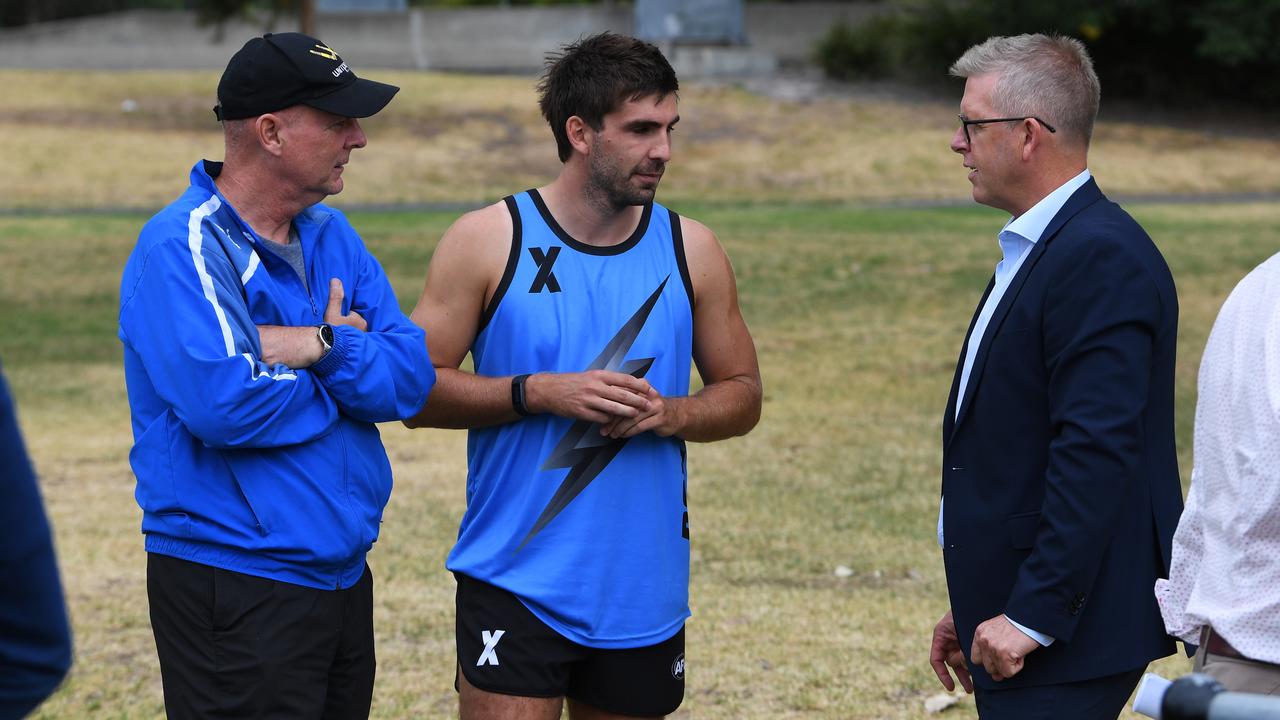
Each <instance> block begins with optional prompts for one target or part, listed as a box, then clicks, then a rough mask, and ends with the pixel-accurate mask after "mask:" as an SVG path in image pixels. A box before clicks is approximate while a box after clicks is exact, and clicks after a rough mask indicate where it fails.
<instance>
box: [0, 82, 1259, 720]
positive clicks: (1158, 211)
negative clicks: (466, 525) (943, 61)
mask: <svg viewBox="0 0 1280 720" xmlns="http://www.w3.org/2000/svg"><path fill="white" fill-rule="evenodd" d="M364 74H366V75H369V76H371V77H377V78H380V79H389V80H390V81H392V82H396V83H398V84H400V85H402V86H403V88H404V90H403V91H402V92H401V93H400V95H399V96H398V98H397V99H396V101H395V103H394V104H393V105H392V106H391V108H390V110H389V111H388V112H387V113H384V114H383V115H382V116H379V117H377V118H374V119H372V120H370V121H369V122H367V123H366V129H367V130H368V132H369V135H370V137H371V144H370V146H369V147H368V148H367V149H365V150H362V151H360V153H359V154H357V155H356V157H355V159H354V160H353V162H352V164H351V166H350V167H349V168H348V172H347V175H346V179H347V185H348V189H347V191H346V192H344V193H343V194H342V195H341V196H340V197H339V198H336V199H335V200H336V201H337V204H344V203H345V204H359V203H378V204H388V203H434V202H452V203H464V204H465V203H475V202H479V201H492V200H493V199H496V198H497V197H499V196H501V195H503V194H506V193H508V192H512V191H515V190H519V189H523V188H525V187H530V186H533V185H536V184H539V183H541V182H544V181H546V180H547V179H549V178H550V177H551V176H552V175H553V174H554V172H555V171H556V169H557V163H556V160H555V157H554V151H553V145H552V143H551V140H550V137H549V133H548V132H547V130H546V129H545V127H544V126H543V125H542V123H541V121H540V120H539V118H538V116H537V114H536V112H535V111H534V101H533V97H532V90H531V88H532V79H529V78H510V77H502V78H492V77H475V76H446V75H435V74H426V73H422V74H406V73H379V72H374V71H368V72H365V73H364ZM0 82H3V84H4V86H5V88H6V91H5V93H3V94H0V130H3V131H4V132H5V133H7V136H8V137H11V138H17V139H18V140H20V142H15V143H11V147H10V148H8V150H7V152H6V172H4V173H0V211H7V210H15V209H27V210H29V211H31V213H30V214H12V213H9V214H0V310H3V315H4V317H5V321H4V326H3V329H4V332H0V357H2V358H3V360H4V363H5V371H6V374H7V375H8V378H9V380H10V382H11V384H12V386H13V389H14V392H15V394H16V397H17V399H18V402H19V411H20V419H21V421H22V424H23V427H24V430H25V432H26V436H27V441H28V444H29V446H30V449H31V452H32V454H33V456H34V459H35V462H36V465H37V469H38V471H39V473H40V476H41V481H42V484H43V488H44V492H45V498H46V503H47V505H48V508H49V511H50V513H51V516H52V518H53V523H54V528H55V532H56V535H57V542H58V549H59V553H60V557H61V563H62V569H63V577H64V581H65V584H66V590H67V596H68V602H69V605H70V609H71V613H72V619H73V623H74V626H75V632H76V640H77V662H76V666H75V669H74V670H73V672H72V675H71V678H70V679H69V680H68V682H67V683H66V685H65V686H64V688H63V689H62V690H61V691H60V692H59V693H58V694H57V695H56V696H55V697H54V698H53V699H52V700H51V701H50V702H49V703H48V704H46V705H45V706H44V708H43V709H42V710H41V711H40V712H39V713H38V714H37V717H40V718H65V719H79V718H86V717H93V718H112V719H114V718H153V717H158V716H160V715H161V714H162V706H161V701H160V684H159V672H158V669H157V666H156V660H155V649H154V644H153V642H152V639H151V633H150V627H149V624H148V619H147V610H146V599H145V598H146V595H145V588H144V582H143V580H144V563H145V558H144V553H143V551H142V538H141V535H140V534H139V532H138V526H139V521H140V511H139V510H138V508H137V506H136V504H135V503H134V501H133V497H132V492H133V483H134V481H133V476H132V474H131V472H130V470H129V466H128V462H127V454H128V450H129V447H130V444H131V437H130V431H129V415H128V407H127V403H126V401H125V395H124V387H123V377H122V371H121V367H120V347H119V343H118V341H117V340H116V339H115V322H116V320H115V318H116V309H117V303H118V300H117V290H118V288H117V284H118V282H119V277H120V271H121V268H122V266H123V263H124V259H125V257H126V256H127V254H128V252H129V249H130V247H131V245H132V242H133V239H134V237H135V235H136V233H137V230H138V228H139V227H140V225H141V224H142V222H143V221H144V220H145V217H146V215H148V214H149V213H150V212H153V211H154V210H155V209H157V208H159V207H160V206H162V205H163V204H165V203H166V202H168V201H169V200H170V199H172V198H173V197H174V196H176V195H177V194H178V193H179V192H181V190H182V187H183V185H184V183H185V178H186V174H187V172H188V170H189V168H190V166H191V165H192V163H193V162H194V161H195V160H196V159H197V158H199V157H209V158H217V157H220V155H221V150H220V144H219V136H218V132H217V127H216V125H215V124H214V123H213V121H212V114H211V113H210V112H209V108H210V106H211V105H212V99H211V97H212V88H213V86H214V84H215V82H216V74H214V73H186V72H183V73H178V72H172V73H164V72H152V73H85V72H81V73H59V72H15V71H3V70H0ZM958 96H959V89H958V88H957V91H956V98H954V99H951V100H948V101H945V102H943V101H938V102H922V101H921V102H911V103H893V102H889V101H886V100H864V99H858V98H854V97H825V98H818V99H814V100H812V101H809V102H779V101H774V100H769V99H766V98H764V97H760V96H756V95H752V94H749V93H746V92H743V91H741V90H738V89H734V88H730V87H699V86H694V85H690V86H689V87H687V88H686V89H685V90H684V91H683V92H682V105H681V113H682V115H683V116H684V119H683V120H682V121H681V123H680V127H679V130H678V135H677V145H676V159H675V161H674V162H673V163H672V165H671V167H670V170H669V171H668V174H667V177H666V179H665V180H664V184H663V190H662V197H663V199H664V200H665V201H666V202H668V203H669V204H671V205H672V206H673V207H675V208H676V209H677V210H680V211H681V212H684V213H686V214H688V215H691V216H693V217H695V218H698V219H700V220H703V221H705V222H707V223H708V224H709V225H710V226H711V227H712V228H714V229H715V230H717V232H718V233H719V235H720V237H721V239H722V240H723V242H724V243H725V245H726V247H727V248H728V250H729V253H730V255H731V257H732V259H733V261H734V263H735V266H736V269H737V273H738V277H739V285H740V291H741V294H742V304H743V309H744V312H745V314H746V317H747V320H748V322H749V323H750V325H751V328H752V330H753V333H754V335H755V338H756V343H757V345H758V347H759V350H760V357H761V364H762V370H763V373H764V378H765V392H766V394H765V407H764V417H763V420H762V421H761V424H760V426H759V427H758V428H757V429H756V430H755V431H754V432H753V433H752V434H751V435H749V436H747V437H746V438H741V439H737V440H733V441H729V442H724V443H718V444H714V445H706V446H696V447H692V448H691V450H690V465H691V468H690V473H691V482H690V504H691V523H692V532H693V535H692V542H693V546H692V547H693V585H692V604H693V610H694V616H693V619H692V620H691V621H690V623H689V636H688V638H689V661H690V665H689V682H688V696H687V699H686V702H685V705H684V707H683V708H682V710H681V712H680V717H688V718H713V719H721V718H723V719H726V720H727V719H731V718H732V719H737V718H787V717H823V718H916V717H920V716H922V715H923V710H922V709H921V704H922V701H923V699H924V698H925V697H927V696H929V695H930V694H933V693H935V692H937V691H939V690H940V687H939V686H938V685H937V681H936V679H934V678H933V674H932V672H931V671H930V670H929V668H928V665H927V662H926V655H927V648H928V639H929V632H930V630H931V629H932V626H933V623H934V622H935V621H936V619H937V618H938V616H939V615H940V614H941V613H942V612H943V611H944V610H945V604H946V600H945V584H944V580H943V576H942V567H941V558H940V557H939V553H938V550H937V548H936V545H935V543H934V540H933V528H934V525H933V524H934V520H935V518H936V511H937V506H936V502H937V496H938V482H939V476H940V472H939V467H938V462H939V454H940V453H939V435H940V427H941V418H942V412H943V410H942V408H943V404H944V402H945V398H946V392H947V386H948V383H949V382H950V379H951V374H952V371H953V369H954V363H955V358H956V355H957V353H958V351H959V346H960V342H961V339H962V334H963V332H964V329H965V327H966V325H967V322H968V320H969V316H970V313H971V311H972V308H973V305H974V304H975V303H976V301H977V299H978V296H979V294H980V291H981V289H982V285H983V283H984V282H985V280H986V278H987V277H988V276H989V275H990V272H991V268H992V266H993V265H994V263H995V262H996V260H997V259H998V250H997V248H996V246H995V243H994V237H995V233H996V231H997V230H998V229H999V226H1000V224H1001V222H1002V220H1003V218H1002V217H1001V216H1000V215H999V214H998V213H996V212H994V211H989V210H986V209H982V208H963V209H959V208H957V209H936V210H868V209H856V208H853V207H849V206H846V205H845V204H843V203H844V202H845V201H850V200H852V201H877V200H891V199H913V198H914V199H920V198H964V197H967V184H966V183H965V180H964V172H963V170H962V168H961V167H960V161H959V158H958V157H955V156H954V155H953V154H951V153H950V152H948V151H947V149H946V144H947V141H948V138H949V136H950V133H951V129H952V128H953V124H954V122H955V117H954V113H955V112H956V109H955V103H956V100H958ZM126 98H128V99H133V100H135V101H136V102H137V103H138V106H139V109H138V111H137V112H134V113H128V114H126V113H123V112H121V109H120V103H121V101H122V100H124V99H126ZM1104 117H1105V106H1104ZM1276 157H1280V141H1276V140H1272V139H1269V138H1264V137H1241V136H1233V135H1231V134H1229V133H1223V132H1218V131H1216V130H1212V129H1187V127H1186V125H1185V124H1183V129H1173V128H1170V127H1161V126H1156V125H1135V124H1130V123H1106V122H1104V123H1103V124H1102V125H1101V126H1100V127H1099V129H1098V131H1097V134H1096V140H1095V147H1094V152H1093V156H1092V163H1091V165H1092V168H1093V170H1094V172H1095V173H1096V174H1097V175H1098V177H1099V181H1100V183H1101V184H1102V186H1103V187H1104V188H1105V189H1106V190H1107V191H1109V192H1112V193H1196V192H1241V191H1264V192H1275V191H1277V190H1280V164H1277V163H1275V162H1274V158H1276ZM83 207H126V208H146V209H148V211H147V212H140V213H139V214H136V215H135V214H127V213H126V214H120V213H99V214H94V213H88V214H84V213H76V214H66V213H60V212H59V209H64V208H83ZM41 208H43V209H44V210H40V209H41ZM33 209H34V210H33ZM1131 209H1132V210H1133V212H1134V213H1135V215H1137V217H1138V218H1139V219H1140V220H1141V221H1142V222H1143V223H1144V224H1145V225H1146V227H1147V228H1148V229H1149V230H1150V232H1151V234H1152V236H1153V237H1154V238H1155V239H1156V240H1157V242H1158V243H1159V244H1160V246H1161V248H1162V249H1163V250H1164V252H1165V254H1166V256H1167V258H1168V260H1169V263H1170V266H1171V267H1172V268H1173V271H1174V276H1175V279H1176V281H1177V283H1178V289H1179V294H1180V298H1181V304H1182V322H1181V330H1180V331H1181V360H1180V364H1179V368H1178V395H1177V399H1178V418H1177V423H1178V424H1177V427H1178V440H1179V449H1180V460H1181V463H1182V468H1183V479H1184V482H1185V480H1186V477H1187V475H1188V472H1189V469H1190V429H1191V420H1192V411H1193V408H1194V400H1195V397H1194V394H1195V387H1194V385H1195V382H1194V381H1195V373H1196V369H1197V364H1198V360H1199V356H1200V353H1201V350H1202V349H1203V346H1204V340H1205V336H1206V334H1207V332H1208V328H1209V326H1210V324H1211V322H1212V320H1213V317H1214V315H1215V314H1216V312H1217V309H1218V306H1219V305H1220V304H1221V302H1222V300H1223V299H1224V298H1225V297H1226V294H1227V292H1228V291H1229V290H1230V288H1231V287H1232V286H1233V285H1234V284H1235V282H1236V281H1238V279H1239V278H1240V277H1241V276H1243V275H1244V273H1245V272H1246V271H1247V270H1248V269H1249V268H1251V267H1253V266H1254V265H1255V264H1256V263H1257V262H1259V261H1260V260H1261V259H1263V258H1265V257H1267V256H1269V255H1270V254H1272V253H1273V252H1274V251H1275V250H1276V247H1275V240H1274V237H1275V235H1274V232H1275V228H1276V227H1277V225H1278V224H1280V208H1277V207H1274V206H1267V205H1206V206H1160V205H1146V206H1135V207H1133V208H1131ZM455 214H456V213H453V212H449V213H443V212H420V213H408V212H404V213H394V212H389V213H360V212H357V213H353V215H352V218H353V221H354V222H355V224H356V226H357V228H359V229H360V231H361V232H362V233H363V235H364V236H365V238H366V240H367V242H368V244H369V245H370V246H371V248H372V249H373V250H374V252H375V253H376V254H377V255H378V256H379V258H380V259H381V260H382V262H383V264H384V266H386V268H387V270H388V272H389V273H390V275H391V279H392V282H393V284H394V285H395V288H396V290H397V293H398V295H399V297H400V300H401V303H402V305H403V306H404V307H405V309H406V310H407V309H408V308H409V307H411V305H412V304H413V303H414V302H415V300H416V298H417V296H418V294H419V292H420V289H421V283H422V278H423V274H424V270H425V267H426V262H427V260H428V258H429V257H430V254H431V251H432V248H433V247H434V244H435V242H436V239H437V238H438V237H439V235H440V233H441V231H442V230H443V229H444V228H445V227H446V226H447V225H448V223H449V222H451V221H452V219H453V217H454V215H455ZM384 438H385V441H386V445H387V447H388V450H389V453H390V455H391V457H392V462H393V464H394V467H395V471H396V490H395V493H394V495H393V497H392V500H391V505H390V507H389V508H388V511H387V513H386V523H385V525H384V527H383V535H382V538H381V540H380V541H379V543H378V544H377V546H376V547H375V550H374V552H373V553H372V554H371V556H370V564H371V565H372V567H373V569H374V573H375V575H376V577H377V583H378V591H377V599H378V604H377V611H376V612H377V628H378V651H379V660H380V662H379V665H380V667H379V671H378V685H377V688H376V694H375V700H374V716H375V717H379V718H433V717H447V716H448V715H449V714H450V713H451V712H452V711H453V708H454V703H455V696H454V693H453V690H452V678H453V671H452V666H453V661H454V660H453V657H454V656H453V640H452V637H453V614H452V592H453V584H452V580H451V579H450V578H449V576H448V575H447V574H446V573H445V572H444V570H443V560H444V556H445V553H446V552H447V551H448V548H449V547H450V544H451V542H452V539H453V537H454V534H455V532H456V527H457V521H458V518H459V517H460V515H461V512H462V506H463V478H464V473H465V466H464V445H465V435H464V434H463V433H461V432H453V431H412V432H410V431H408V430H405V429H404V428H402V427H400V426H398V425H389V426H386V427H385V428H384ZM840 565H843V566H846V567H848V568H851V569H852V571H853V572H852V575H851V576H849V577H837V576H836V575H835V574H834V573H833V570H834V569H835V568H836V567H837V566H840ZM1160 667H1161V668H1162V669H1163V670H1164V671H1165V672H1166V674H1168V675H1171V676H1172V675H1177V674H1181V673H1182V672H1185V670H1186V669H1187V663H1186V662H1185V660H1176V659H1175V660H1169V661H1165V662H1164V663H1162V664H1161V666H1160ZM972 715H973V711H972V703H971V702H970V701H966V702H964V703H962V704H961V705H960V706H958V707H957V708H956V709H953V710H951V711H948V713H947V716H951V717H961V718H962V717H966V716H970V717H971V716H972Z"/></svg>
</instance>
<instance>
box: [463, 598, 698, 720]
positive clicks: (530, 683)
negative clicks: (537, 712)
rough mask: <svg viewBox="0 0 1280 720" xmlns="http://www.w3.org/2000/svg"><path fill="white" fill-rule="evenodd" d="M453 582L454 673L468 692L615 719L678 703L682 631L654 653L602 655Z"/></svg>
mask: <svg viewBox="0 0 1280 720" xmlns="http://www.w3.org/2000/svg"><path fill="white" fill-rule="evenodd" d="M454 576H455V577H456V578H457V579H458V604H457V618H458V620H457V625H458V638H457V643H458V665H459V667H460V668H461V669H462V673H463V675H465V676H466V678H467V682H469V683H471V685H472V686H473V687H476V688H479V689H480V690H484V691H486V692H492V693H501V694H503V695H519V696H522V697H561V696H563V697H567V698H570V699H572V700H577V701H579V702H583V703H586V704H587V705H591V706H592V707H596V708H599V709H601V710H604V711H606V712H610V713H614V714H618V715H636V716H641V717H656V716H661V715H669V714H670V713H672V712H674V711H675V709H676V708H678V707H680V703H681V702H682V701H683V700H684V628H683V627H682V628H680V630H679V631H678V632H677V633H676V634H675V635H673V636H671V637H670V638H668V639H666V640H663V641H662V642H660V643H658V644H656V645H649V646H647V647H640V648H628V649H625V650H602V649H599V648H592V647H587V646H585V645H579V644H578V643H575V642H573V641H571V640H569V639H568V638H565V637H564V636H563V635H561V634H559V633H557V632H556V631H555V630H552V629H551V628H550V627H547V625H546V623H544V622H542V621H541V620H539V619H538V618H537V616H535V615H534V614H533V613H531V612H529V609H528V608H526V607H525V606H524V604H523V603H521V602H520V601H519V600H518V599H516V596H515V595H512V594H511V593H509V592H507V591H506V590H502V589H500V588H496V587H494V586H492V585H490V584H488V583H484V582H481V581H479V580H475V579H473V578H470V577H467V576H466V575H461V574H456V573H455V575H454Z"/></svg>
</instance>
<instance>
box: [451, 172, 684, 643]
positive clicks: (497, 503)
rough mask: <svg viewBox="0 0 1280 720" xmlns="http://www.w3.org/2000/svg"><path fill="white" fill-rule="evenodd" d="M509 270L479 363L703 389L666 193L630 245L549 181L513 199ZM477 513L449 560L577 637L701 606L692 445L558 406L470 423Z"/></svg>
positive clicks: (639, 627) (652, 638)
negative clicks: (579, 214)
mask: <svg viewBox="0 0 1280 720" xmlns="http://www.w3.org/2000/svg"><path fill="white" fill-rule="evenodd" d="M506 203H507V207H508V209H509V210H510V211H511V218H512V223H513V225H514V232H513V237H512V243H511V254H510V256H509V258H508V261H507V267H506V272H505V273H504V275H503V277H502V282H501V284H500V286H499V288H498V290H497V291H496V292H495V293H494V296H493V299H492V300H491V301H490V303H489V306H488V307H487V308H486V309H485V311H484V315H483V317H482V318H481V329H480V331H479V333H478V334H477V336H476V340H475V343H474V345H473V346H472V348H471V352H472V356H473V358H474V360H475V370H476V373H478V374H480V375H488V376H499V377H500V376H510V375H519V374H523V373H536V372H582V371H585V370H591V369H605V370H614V371H618V372H625V373H630V374H632V375H635V376H637V377H643V378H645V379H646V380H648V382H649V383H650V384H651V385H653V387H654V388H656V389H657V390H658V392H660V393H662V394H663V396H683V395H687V394H688V393H689V374H690V371H691V363H692V344H693V312H692V305H693V303H692V297H693V292H692V290H691V285H690V281H689V272H688V269H687V267H686V265H685V259H684V246H683V241H682V239H681V236H680V224H679V217H678V216H677V215H676V214H675V213H673V212H671V211H669V210H667V209H665V208H663V207H662V206H661V205H658V204H656V203H651V204H649V205H646V206H645V207H644V211H643V214H642V216H641V219H640V223H639V225H637V227H636V230H635V232H634V233H633V234H632V235H631V237H630V238H628V239H627V240H626V241H624V242H622V243H621V244H618V245H614V246H610V247H595V246H592V245H587V244H584V243H581V242H579V241H577V240H575V239H574V238H573V237H571V236H570V235H569V234H568V233H566V232H565V231H564V230H563V229H562V228H561V227H560V225H559V224H558V223H557V222H556V221H555V218H553V217H552V216H551V213H550V212H549V211H548V210H547V207H546V205H545V204H544V203H543V201H542V198H541V197H540V196H539V195H538V192H537V191H536V190H529V191H528V192H524V193H521V194H519V195H518V196H515V197H508V198H506ZM467 463H468V471H467V511H466V514H465V515H464V516H463V518H462V526H461V527H460V528H459V530H458V542H457V544H456V545H455V546H454V548H453V551H452V552H451V553H450V554H449V560H448V562H447V564H446V565H447V567H448V568H449V569H450V570H452V571H454V572H459V573H462V574H464V575H467V576H470V577H473V578H475V579H478V580H482V581H484V582H487V583H490V584H492V585H496V586H498V587H500V588H503V589H505V590H507V591H509V592H511V593H513V594H514V595H515V596H516V597H518V598H519V599H520V600H521V602H523V603H524V604H525V606H526V607H528V608H529V610H530V611H531V612H533V614H534V615H536V616H537V617H538V618H539V619H541V620H542V621H543V622H545V623H546V624H547V625H549V626H550V627H552V628H554V629H555V630H556V631H557V632H559V633H560V634H562V635H564V636H565V637H567V638H569V639H570V640H572V641H574V642H577V643H580V644H583V645H587V646H591V647H598V648H631V647H642V646H646V645H653V644H655V643H659V642H662V641H663V640H666V639H667V638H669V637H671V636H672V635H674V634H675V633H676V632H677V631H678V630H679V629H680V627H681V626H682V625H683V624H684V621H685V618H687V617H688V616H689V539H688V537H689V536H688V516H687V514H686V508H685V489H686V488H685V450H684V441H682V440H680V439H678V438H674V437H672V438H660V437H658V436H657V435H655V434H653V433H651V432H649V433H643V434H641V435H638V436H636V437H633V438H630V439H622V440H612V439H609V438H605V437H602V436H601V435H600V434H599V426H598V425H595V424H594V423H588V422H585V421H583V422H575V421H571V420H568V419H566V418H561V417H557V416H554V415H534V416H530V417H525V418H521V419H520V420H518V421H516V422H512V423H508V424H506V425H498V426H495V427H487V428H479V429H474V430H471V431H470V433H469V435H468V439H467Z"/></svg>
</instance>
